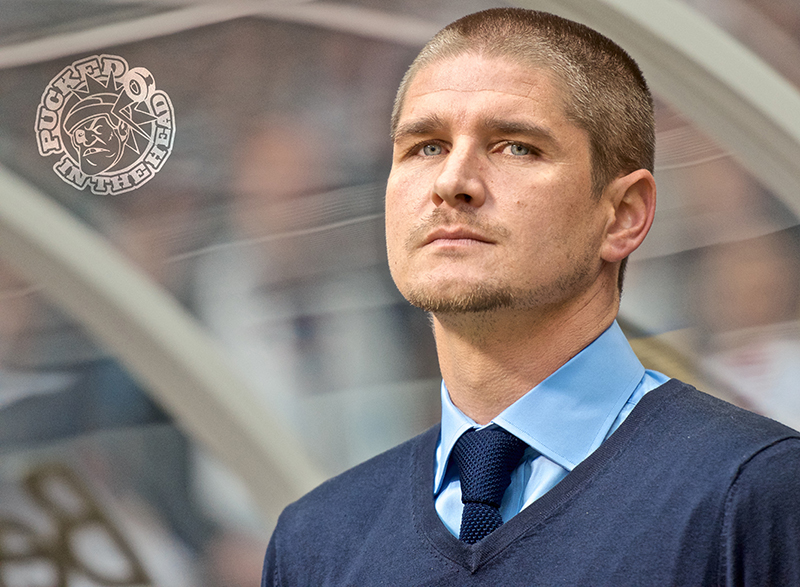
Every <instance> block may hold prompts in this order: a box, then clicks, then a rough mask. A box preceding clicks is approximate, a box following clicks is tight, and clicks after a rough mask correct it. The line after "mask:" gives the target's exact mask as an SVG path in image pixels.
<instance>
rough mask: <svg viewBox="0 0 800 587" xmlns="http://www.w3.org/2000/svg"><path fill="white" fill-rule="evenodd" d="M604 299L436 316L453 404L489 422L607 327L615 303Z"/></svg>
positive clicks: (442, 364) (439, 349)
mask: <svg viewBox="0 0 800 587" xmlns="http://www.w3.org/2000/svg"><path fill="white" fill-rule="evenodd" d="M595 294H597V292H595ZM605 297H606V296H601V295H599V294H598V295H594V296H592V297H591V298H590V299H589V300H584V301H583V302H582V303H577V304H570V305H569V306H568V307H560V308H545V309H542V308H536V309H528V308H526V309H514V308H511V309H506V308H504V309H499V310H493V311H487V312H474V313H461V314H437V315H435V316H434V317H433V324H434V335H435V337H436V349H437V353H438V356H439V367H440V369H441V372H442V377H443V378H444V381H445V383H446V384H447V389H448V391H449V392H450V398H451V399H452V401H453V403H454V404H455V405H456V406H457V407H458V408H459V409H460V410H461V411H462V412H464V413H465V414H466V415H467V416H469V417H470V418H472V419H473V420H475V422H477V423H478V424H487V423H488V422H490V421H491V420H492V419H493V418H494V417H496V416H497V415H498V414H500V412H502V411H503V410H504V409H506V408H507V407H508V406H510V405H511V404H513V403H514V402H515V401H517V400H518V399H519V398H520V397H522V396H523V395H525V394H526V393H527V392H528V391H530V390H531V389H532V388H533V387H535V386H536V385H538V384H539V383H541V382H542V381H543V380H544V379H546V378H547V377H548V376H549V375H551V374H552V373H553V372H554V371H556V370H557V369H558V368H559V367H561V366H562V365H563V364H564V363H566V362H567V361H569V360H570V359H571V358H572V357H574V356H575V355H576V354H578V353H579V352H580V351H581V350H582V349H583V348H585V347H586V346H587V345H588V344H589V343H591V342H592V341H593V340H594V339H595V338H597V337H598V336H599V335H600V334H602V332H603V331H604V330H605V329H606V328H608V327H609V326H610V325H611V323H612V322H613V321H614V318H615V317H616V314H617V310H618V307H619V303H618V300H619V298H618V296H617V295H616V294H614V295H613V296H611V298H612V299H611V300H608V299H602V298H605ZM609 302H610V303H609Z"/></svg>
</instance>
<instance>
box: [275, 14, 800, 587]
mask: <svg viewBox="0 0 800 587" xmlns="http://www.w3.org/2000/svg"><path fill="white" fill-rule="evenodd" d="M653 137H654V131H653V114H652V100H651V98H650V94H649V91H648V89H647V86H646V83H645V81H644V79H643V78H642V75H641V73H640V71H639V69H638V67H637V66H636V64H635V63H634V62H633V61H632V60H631V59H630V57H628V56H627V55H626V54H625V53H624V51H622V49H620V48H619V47H617V46H616V45H615V44H613V43H612V42H611V41H609V40H608V39H606V38H604V37H602V36H601V35H599V34H597V33H596V32H594V31H592V30H590V29H587V28H586V27H583V26H581V25H578V24H576V23H572V22H569V21H565V20H563V19H560V18H557V17H554V16H552V15H548V14H543V13H538V12H532V11H524V10H516V9H496V10H489V11H485V12H481V13H477V14H474V15H470V16H467V17H465V18H463V19H461V20H459V21H456V22H455V23H453V24H451V25H450V26H448V27H446V28H445V29H444V30H443V31H441V32H440V33H439V34H437V36H436V37H434V39H433V40H432V41H431V42H430V43H428V45H427V46H426V47H425V48H424V49H423V50H422V52H421V53H420V55H419V56H418V57H417V59H416V60H415V62H414V63H413V64H412V65H411V68H410V69H409V72H408V73H407V75H406V77H405V78H404V80H403V82H402V84H401V87H400V90H399V92H398V97H397V101H396V104H395V111H394V116H393V139H394V160H393V167H392V171H391V174H390V177H389V182H388V186H387V192H386V229H387V249H388V257H389V265H390V268H391V271H392V276H393V278H394V280H395V283H396V284H397V286H398V288H399V290H400V291H401V293H403V295H404V296H405V297H406V298H407V299H408V300H409V301H410V302H411V303H413V304H415V305H418V306H420V307H422V308H424V309H425V310H427V311H429V312H430V313H431V316H432V320H433V327H434V334H435V337H436V344H437V352H438V355H439V363H440V367H441V372H442V376H443V384H442V423H441V426H439V427H436V428H435V429H433V430H430V431H428V432H427V433H424V434H423V435H421V436H419V437H417V438H415V439H412V440H411V441H409V442H407V443H405V444H403V445H401V446H399V447H397V448H395V449H393V450H391V451H389V452H387V453H385V454H383V455H380V456H378V457H376V458H375V459H372V460H371V461H368V462H367V463H364V464H362V465H360V466H358V467H356V468H354V469H352V470H351V471H348V472H346V473H344V474H343V475H341V476H339V477H337V478H335V479H333V480H331V481H329V482H327V483H325V484H323V485H322V486H321V487H319V488H317V489H316V490H315V491H313V492H311V493H310V494H309V495H307V496H306V497H304V498H303V499H301V500H300V501H299V502H297V503H296V504H293V505H292V506H290V507H289V508H287V510H286V511H285V512H284V514H283V515H282V516H281V519H280V520H279V522H278V526H277V529H276V531H275V533H274V535H273V538H272V541H271V542H270V546H269V548H268V550H267V559H266V564H265V568H264V575H263V582H262V585H264V586H266V585H292V586H299V585H314V586H319V585H359V586H367V585H403V586H410V585H431V586H433V585H436V586H442V585H454V586H455V585H458V586H464V585H503V586H506V585H548V586H550V585H571V586H574V585H593V586H596V585H613V586H616V587H619V586H623V585H665V586H666V585H669V586H676V585H693V586H696V585H712V584H713V585H768V584H773V585H798V584H800V512H799V511H798V508H797V506H796V504H797V502H798V499H800V480H799V479H800V435H798V433H796V432H794V431H792V430H790V429H788V428H785V427H783V426H781V425H780V424H777V423H775V422H772V421H769V420H765V419H763V418H760V417H758V416H755V415H753V414H749V413H747V412H744V411H742V410H739V409H737V408H734V407H733V406H730V405H728V404H724V403H722V402H719V401H718V400H715V399H713V398H711V397H709V396H706V395H704V394H701V393H699V392H697V391H696V390H694V389H693V388H690V387H689V386H686V385H684V384H682V383H680V382H678V381H676V380H669V381H668V380H667V378H666V377H664V376H663V375H661V374H660V373H655V372H645V370H644V369H643V368H642V366H641V364H640V363H639V362H638V360H637V359H636V357H635V355H634V354H633V353H632V351H631V349H630V347H629V346H628V344H627V342H626V341H625V339H624V337H623V336H622V335H621V333H620V330H619V328H618V326H617V325H616V323H615V321H614V319H615V316H616V314H617V311H618V307H619V296H620V288H621V274H622V268H623V266H624V263H625V259H626V258H627V256H628V255H629V254H630V253H632V252H633V251H634V250H635V249H636V248H637V247H638V246H639V245H640V244H641V242H642V240H643V239H644V237H645V235H646V234H647V232H648V230H649V228H650V225H651V223H652V220H653V214H654V209H655V194H656V189H655V182H654V179H653V176H652V169H653V144H654V139H653Z"/></svg>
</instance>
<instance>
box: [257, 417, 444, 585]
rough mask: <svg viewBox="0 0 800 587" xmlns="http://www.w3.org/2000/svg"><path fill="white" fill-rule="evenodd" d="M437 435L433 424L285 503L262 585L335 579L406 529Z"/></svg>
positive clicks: (324, 581)
mask: <svg viewBox="0 0 800 587" xmlns="http://www.w3.org/2000/svg"><path fill="white" fill-rule="evenodd" d="M438 434H439V427H438V426H436V427H434V428H431V429H430V430H428V431H427V432H424V433H423V434H421V435H419V436H416V437H415V438H412V439H411V440H409V441H407V442H405V443H403V444H400V445H398V446H396V447H395V448H392V449H391V450H389V451H386V452H384V453H382V454H380V455H378V456H376V457H374V458H372V459H370V460H368V461H366V462H364V463H362V464H360V465H358V466H356V467H353V468H352V469H350V470H348V471H345V472H344V473H342V474H341V475H337V476H336V477H333V478H332V479H329V480H328V481H326V482H324V483H322V484H321V485H320V486H319V487H317V488H316V489H314V490H312V491H311V492H309V493H308V494H306V495H305V496H303V497H302V498H300V499H299V500H298V501H296V502H294V503H293V504H291V505H289V506H288V507H287V508H286V509H285V510H284V511H283V513H282V514H281V516H280V518H279V519H278V524H277V526H276V528H275V531H274V532H273V534H272V538H271V540H270V543H269V547H268V548H267V556H266V560H265V565H264V575H263V579H262V585H265V586H266V585H281V584H287V585H295V584H302V585H312V584H313V585H323V584H325V585H327V584H339V583H337V582H336V580H334V579H332V577H336V576H338V574H339V573H343V572H345V571H344V569H346V568H347V565H348V562H347V561H352V560H357V559H358V558H359V557H360V556H362V554H363V551H364V550H365V549H367V550H368V549H369V544H372V543H375V544H378V545H379V544H382V543H384V542H385V541H386V540H389V539H390V536H392V535H397V534H399V533H402V532H404V531H407V530H408V529H407V528H406V527H405V526H406V525H407V523H408V521H409V520H410V519H411V517H412V516H411V513H410V510H411V493H412V485H413V484H414V483H415V481H414V480H415V479H416V478H418V477H419V476H418V475H414V474H413V473H414V471H415V470H417V469H418V468H419V460H420V459H421V458H425V457H424V456H423V455H428V454H430V455H432V454H433V452H434V448H435V445H436V441H437V438H438ZM430 466H431V468H432V467H433V461H431V462H430ZM315 573H325V575H324V577H323V576H317V575H316V574H315Z"/></svg>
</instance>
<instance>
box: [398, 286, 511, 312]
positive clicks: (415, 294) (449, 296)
mask: <svg viewBox="0 0 800 587" xmlns="http://www.w3.org/2000/svg"><path fill="white" fill-rule="evenodd" d="M443 289H444V288H433V287H426V288H410V289H409V290H408V291H406V292H403V295H404V296H405V298H406V299H407V300H408V301H409V303H411V304H413V305H414V306H417V307H418V308H422V309H423V310H425V311H427V312H431V313H433V314H462V313H469V312H488V311H491V310H499V309H502V308H510V307H512V306H513V305H514V301H515V297H514V294H513V292H512V291H511V289H510V288H507V287H496V286H495V287H492V286H488V285H486V284H477V285H474V286H471V287H460V288H458V289H459V290H461V291H452V292H447V291H443Z"/></svg>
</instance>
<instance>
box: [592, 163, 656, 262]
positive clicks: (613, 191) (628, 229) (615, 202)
mask: <svg viewBox="0 0 800 587" xmlns="http://www.w3.org/2000/svg"><path fill="white" fill-rule="evenodd" d="M603 197H604V198H608V199H609V204H610V212H611V214H610V216H609V220H608V224H607V225H606V234H605V240H604V242H603V245H602V247H601V249H600V256H601V257H602V258H603V260H605V261H608V262H609V263H616V262H617V261H622V259H624V258H626V257H627V256H628V255H630V254H631V253H632V252H633V251H635V250H636V249H637V248H638V247H639V245H640V244H642V241H643V240H644V237H645V236H647V233H648V231H649V230H650V226H651V225H652V224H653V217H654V215H655V212H656V181H655V179H654V178H653V174H652V173H650V172H649V171H647V170H646V169H637V170H636V171H634V172H632V173H629V174H628V175H623V176H622V177H618V178H617V179H615V180H614V181H612V182H611V183H610V184H609V185H608V186H607V187H606V189H605V191H604V194H603Z"/></svg>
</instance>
